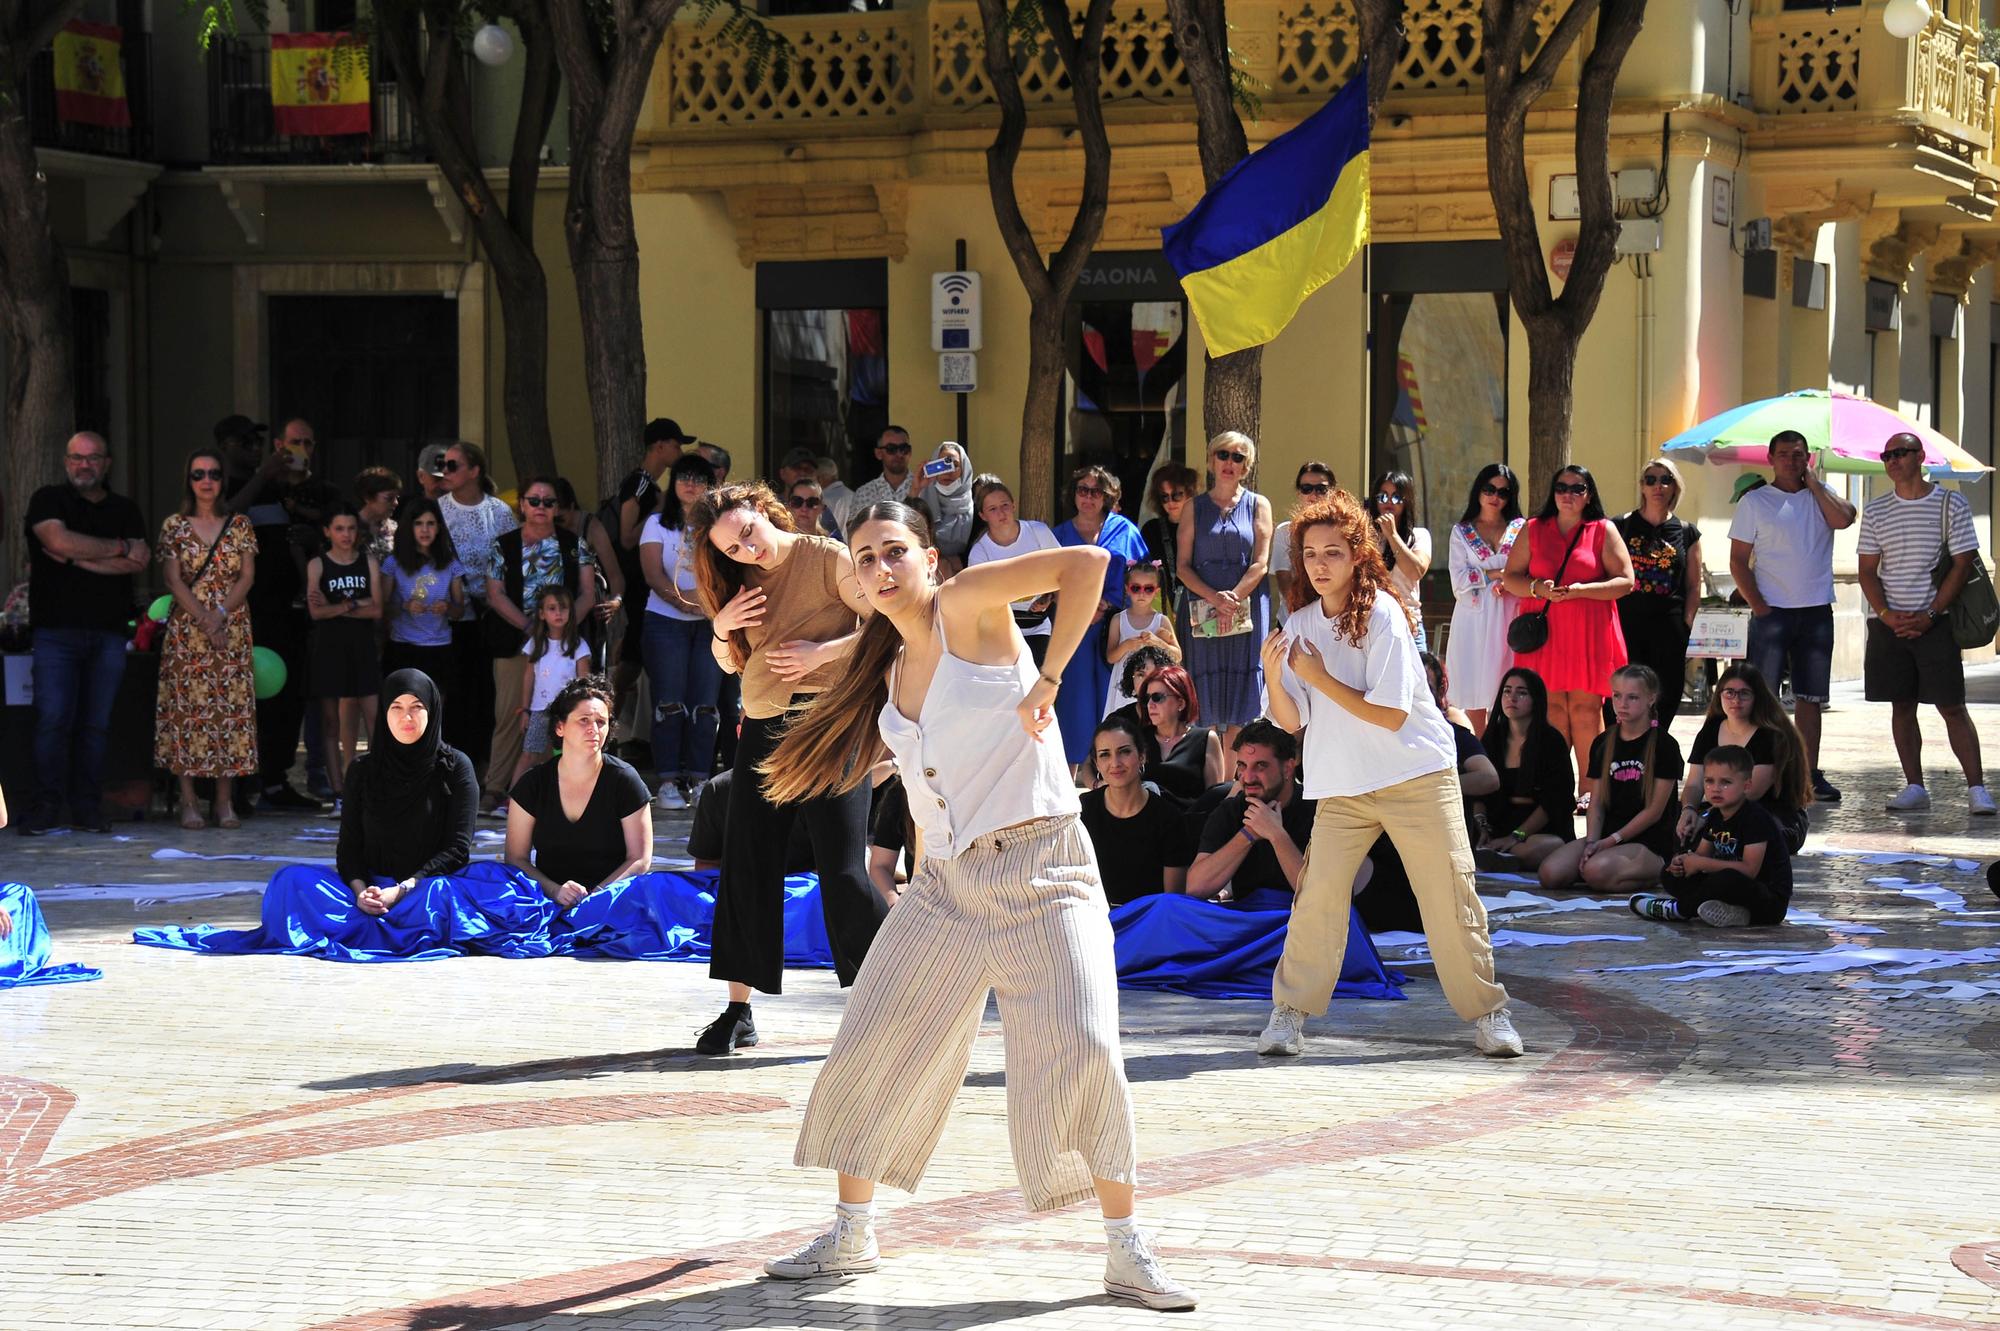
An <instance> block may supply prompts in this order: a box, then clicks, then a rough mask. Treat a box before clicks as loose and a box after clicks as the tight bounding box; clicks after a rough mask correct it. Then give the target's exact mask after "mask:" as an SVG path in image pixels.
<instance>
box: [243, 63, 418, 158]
mask: <svg viewBox="0 0 2000 1331" xmlns="http://www.w3.org/2000/svg"><path fill="white" fill-rule="evenodd" d="M353 58H354V59H356V60H361V61H365V62H366V63H367V68H368V71H369V100H370V103H371V105H370V116H369V131H368V133H366V134H344V135H338V136H331V137H322V136H317V135H311V136H308V135H286V134H280V133H279V132H278V129H277V124H276V117H275V116H274V115H273V114H272V109H271V39H270V38H269V37H268V36H265V35H262V34H258V35H249V36H240V37H218V38H217V39H216V40H215V43H214V44H213V45H212V46H210V47H209V51H208V139H209V160H210V161H212V162H216V163H218V164H222V165H232V166H241V165H319V166H351V165H354V164H356V163H368V162H427V161H429V160H431V159H430V154H429V151H428V150H427V149H426V148H425V146H424V142H423V133H422V131H421V129H420V128H419V126H418V124H417V114H416V107H415V106H414V105H413V104H412V103H413V100H414V97H413V95H412V96H405V95H404V89H403V87H402V85H401V84H400V83H398V82H397V81H396V78H395V75H394V74H393V72H392V71H391V68H390V65H389V59H388V56H387V55H385V54H383V53H382V52H381V51H380V50H379V49H378V48H374V47H372V46H371V47H369V48H364V49H360V50H357V51H355V52H354V56H353Z"/></svg>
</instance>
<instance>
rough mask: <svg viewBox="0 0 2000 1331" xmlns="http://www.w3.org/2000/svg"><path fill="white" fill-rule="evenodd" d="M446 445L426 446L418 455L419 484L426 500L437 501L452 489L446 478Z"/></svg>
mask: <svg viewBox="0 0 2000 1331" xmlns="http://www.w3.org/2000/svg"><path fill="white" fill-rule="evenodd" d="M445 448H446V446H445V445H444V444H425V445H424V449H423V452H421V453H419V454H417V484H418V485H419V486H422V487H423V492H424V498H426V499H436V498H437V497H438V496H440V495H442V494H445V493H447V492H448V491H449V490H450V489H451V485H450V483H449V482H447V481H446V480H445V476H444V455H445Z"/></svg>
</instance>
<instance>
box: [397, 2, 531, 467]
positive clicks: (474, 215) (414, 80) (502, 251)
mask: <svg viewBox="0 0 2000 1331" xmlns="http://www.w3.org/2000/svg"><path fill="white" fill-rule="evenodd" d="M377 13H378V15H380V16H381V18H382V22H381V25H380V34H381V36H382V38H383V44H384V45H385V46H386V47H387V48H388V54H389V62H390V64H391V65H392V66H394V67H395V69H396V73H397V77H398V78H399V79H400V80H402V81H403V83H404V84H405V85H406V86H409V87H414V88H417V89H420V95H419V97H418V99H417V114H418V117H419V119H420V121H421V123H422V125H423V130H424V139H425V142H426V143H427V144H428V145H429V147H430V149H431V152H432V154H433V155H434V156H435V157H436V159H437V164H438V170H439V171H441V172H442V173H443V174H444V178H445V181H446V183H448V184H449V185H450V186H451V189H452V192H453V193H454V194H456V195H457V196H458V198H459V201H460V202H461V203H462V204H463V205H464V206H465V212H466V216H467V217H468V218H469V219H470V220H471V223H472V228H473V232H474V234H475V235H477V236H478V237H479V247H480V249H481V251H482V252H483V253H484V254H485V256H486V260H487V262H488V263H489V264H490V265H491V266H492V269H493V285H494V289H495V290H496V291H497V292H498V294H499V297H500V314H501V327H502V330H503V334H502V335H503V338H504V341H503V361H502V366H503V368H502V374H501V413H502V415H503V416H504V418H505V419H506V422H507V451H508V455H509V457H510V458H511V459H512V461H513V464H514V474H515V475H516V476H517V477H521V478H526V477H529V476H537V475H553V474H554V473H555V470H556V452H555V443H554V441H553V439H552V438H551V437H550V434H549V284H548V277H547V274H546V273H545V272H544V271H543V268H542V261H541V258H540V257H539V256H538V255H537V254H536V253H535V213H534V201H535V186H536V181H537V178H538V177H539V175H540V173H541V145H542V143H543V142H544V141H545V140H546V138H547V136H548V126H549V123H550V121H551V119H552V118H553V117H554V115H555V104H556V94H557V90H558V88H559V86H560V82H559V80H558V79H557V77H556V73H555V57H554V55H553V54H552V53H551V52H550V49H549V42H548V40H547V34H546V32H545V31H544V30H542V29H541V28H540V26H539V25H538V24H536V23H535V22H534V21H533V18H532V16H531V11H529V10H528V9H527V8H526V7H524V9H523V15H524V18H523V21H522V23H521V34H522V45H523V48H524V54H525V58H526V61H527V73H526V76H525V78H524V79H523V81H522V85H521V102H520V108H519V111H518V112H517V114H516V117H515V121H514V145H513V152H512V155H511V158H510V163H509V174H508V180H507V196H508V207H507V209H506V210H505V211H504V212H503V211H502V210H501V207H500V203H499V199H498V198H497V196H495V194H494V192H493V186H492V184H491V183H490V182H489V181H488V180H487V179H486V173H485V171H484V170H482V169H481V168H480V165H479V155H478V147H477V144H476V142H475V139H474V134H473V129H472V92H471V89H470V87H469V86H467V83H466V80H465V76H464V48H463V47H462V46H461V45H460V43H459V41H458V38H457V36H456V34H455V33H453V32H452V31H451V30H450V29H448V28H443V29H437V28H434V29H433V30H432V32H431V35H430V50H429V52H428V56H427V57H420V56H419V55H418V51H419V49H420V48H419V46H418V41H417V25H416V22H415V18H414V14H412V15H409V16H405V15H401V14H397V13H396V12H394V11H393V10H390V9H389V8H388V7H387V6H382V5H378V8H377Z"/></svg>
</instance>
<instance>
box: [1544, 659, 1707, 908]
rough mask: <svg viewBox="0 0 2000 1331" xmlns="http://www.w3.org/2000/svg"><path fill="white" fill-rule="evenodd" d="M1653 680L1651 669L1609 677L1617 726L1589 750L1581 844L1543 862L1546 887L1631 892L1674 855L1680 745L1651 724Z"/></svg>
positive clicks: (1652, 880)
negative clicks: (1671, 811)
mask: <svg viewBox="0 0 2000 1331" xmlns="http://www.w3.org/2000/svg"><path fill="white" fill-rule="evenodd" d="M1659 693H1660V680H1659V676H1657V675H1655V674H1654V673H1653V670H1652V667H1651V666H1643V665H1625V666H1620V667H1619V668H1618V669H1617V670H1614V671H1612V672H1611V711H1612V714H1613V715H1614V716H1616V717H1617V719H1618V723H1617V725H1615V726H1613V727H1612V728H1611V729H1609V730H1607V731H1605V732H1604V733H1603V734H1601V735H1599V736H1598V737H1597V738H1596V740H1594V741H1593V742H1592V743H1591V746H1590V775H1589V781H1590V794H1591V796H1592V798H1591V801H1590V812H1589V814H1588V815H1586V816H1585V819H1584V826H1585V831H1584V839H1583V840H1582V841H1572V842H1570V843H1569V844H1568V845H1566V846H1563V847H1561V848H1560V849H1558V850H1556V851H1555V852H1554V853H1552V854H1551V855H1549V857H1548V858H1547V859H1545V860H1543V861H1542V865H1541V881H1542V886H1543V887H1545V888H1553V887H1578V886H1580V887H1582V888H1583V890H1585V891H1587V892H1636V891H1640V890H1641V889H1645V888H1650V887H1653V886H1655V885H1657V884H1658V883H1659V881H1660V873H1661V871H1662V870H1664V869H1665V868H1666V866H1667V861H1669V860H1671V859H1672V858H1673V857H1674V855H1675V854H1676V853H1677V852H1678V851H1679V849H1680V845H1679V839H1678V838H1677V837H1676V836H1675V833H1674V819H1673V816H1672V815H1670V814H1669V813H1668V812H1667V810H1668V809H1669V808H1671V807H1672V801H1673V798H1674V792H1675V791H1676V790H1678V789H1679V788H1680V775H1681V769H1682V762H1681V746H1680V744H1679V742H1678V741H1676V740H1675V739H1674V737H1673V735H1672V734H1671V733H1670V732H1669V731H1668V730H1667V729H1666V727H1664V726H1662V725H1660V724H1658V723H1657V722H1656V721H1655V720H1654V719H1653V701H1654V699H1656V698H1657V697H1659Z"/></svg>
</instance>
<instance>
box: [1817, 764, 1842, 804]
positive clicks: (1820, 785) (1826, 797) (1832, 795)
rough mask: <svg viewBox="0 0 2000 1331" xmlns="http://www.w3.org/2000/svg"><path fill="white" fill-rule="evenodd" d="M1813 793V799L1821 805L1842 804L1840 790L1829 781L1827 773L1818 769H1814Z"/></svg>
mask: <svg viewBox="0 0 2000 1331" xmlns="http://www.w3.org/2000/svg"><path fill="white" fill-rule="evenodd" d="M1812 792H1813V798H1814V799H1815V800H1817V801H1819V802H1820V803H1821V804H1838V803H1840V788H1839V787H1838V786H1835V785H1834V784H1833V782H1831V781H1829V780H1827V779H1826V773H1825V772H1822V771H1820V770H1819V768H1817V767H1815V768H1813V774H1812Z"/></svg>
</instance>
